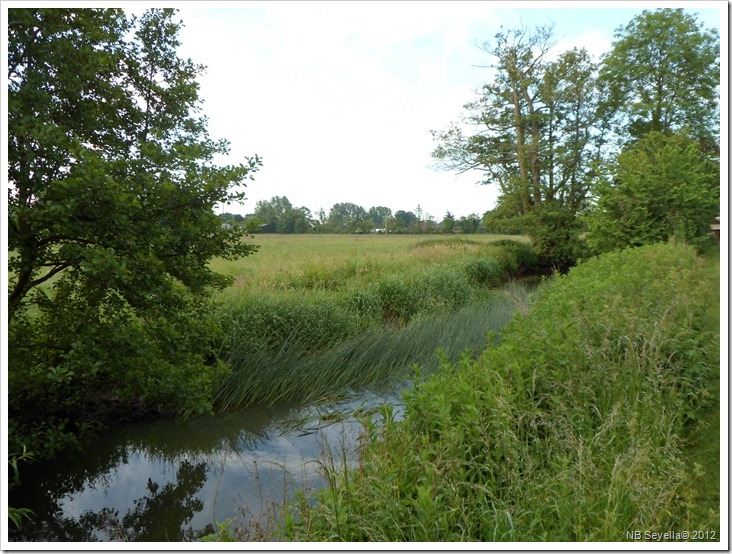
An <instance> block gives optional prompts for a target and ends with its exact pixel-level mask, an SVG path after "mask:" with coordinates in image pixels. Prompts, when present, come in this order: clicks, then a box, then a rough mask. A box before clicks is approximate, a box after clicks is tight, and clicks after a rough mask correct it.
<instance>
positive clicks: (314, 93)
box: [177, 1, 727, 220]
mask: <svg viewBox="0 0 732 554" xmlns="http://www.w3.org/2000/svg"><path fill="white" fill-rule="evenodd" d="M639 4H641V3H639V2H630V3H620V2H614V3H613V2H592V3H587V2H568V3H560V2H538V3H537V2H534V3H522V2H511V3H499V2H487V1H484V2H480V1H471V2H457V1H451V2H442V1H430V2H416V1H409V2H394V1H389V2H353V1H349V2H295V3H291V2H266V3H265V2H261V3H260V2H241V3H237V2H222V3H213V2H211V3H209V2H206V3H179V4H177V7H179V8H180V13H179V16H180V18H181V19H182V20H183V23H184V25H185V28H184V29H183V31H182V33H181V42H182V45H181V48H180V53H181V55H182V56H184V57H190V58H192V59H193V60H194V61H195V62H197V63H202V64H204V65H206V66H207V67H208V69H207V71H206V73H205V75H204V77H203V78H202V79H201V96H202V98H203V99H204V105H203V108H204V113H205V114H206V115H207V116H208V117H209V121H210V125H209V129H210V132H211V135H212V137H214V138H226V139H227V140H229V141H230V143H231V155H230V157H229V158H228V159H227V162H238V161H241V160H243V157H244V156H249V155H253V154H259V155H260V156H261V157H262V159H263V162H264V163H263V166H262V169H261V170H260V172H259V173H257V175H256V180H255V181H254V182H250V183H249V185H248V186H247V188H246V192H247V200H246V201H245V202H244V203H243V204H242V205H240V206H232V207H229V208H227V210H228V211H232V212H235V213H241V214H246V213H251V212H253V211H254V207H255V205H256V202H257V201H258V200H268V199H270V198H271V197H273V196H287V198H288V199H289V200H290V201H291V202H292V204H293V205H294V206H298V207H299V206H305V207H308V208H310V209H311V210H312V211H313V213H314V214H315V213H316V212H317V211H318V210H319V209H320V208H323V209H324V210H325V211H326V213H327V212H328V210H329V209H330V207H331V206H332V205H333V204H335V203H336V202H353V203H355V204H359V205H361V206H363V207H364V208H365V209H366V210H368V209H369V208H370V207H372V206H379V205H383V206H387V207H389V208H391V209H392V210H393V211H397V210H407V211H408V210H412V211H414V210H415V208H416V207H417V205H418V204H419V205H420V206H421V207H422V208H423V210H424V211H425V212H426V213H428V214H431V215H432V216H433V217H435V218H436V219H438V220H439V219H441V218H442V216H443V215H444V214H445V212H446V211H447V210H449V211H451V212H452V213H453V214H455V215H457V216H462V215H467V214H469V213H471V212H474V213H478V214H483V212H485V211H486V210H488V209H491V208H492V207H494V202H495V198H496V192H497V191H496V189H495V187H493V186H479V185H477V184H476V183H477V182H478V181H479V180H481V174H480V173H477V172H475V173H466V174H463V175H461V176H457V175H455V174H454V173H449V172H443V171H437V170H435V169H432V168H431V166H432V165H433V160H432V159H431V157H430V152H431V151H432V149H433V147H434V145H435V143H434V141H433V140H432V137H431V135H430V130H440V129H444V128H446V127H447V126H448V125H449V123H451V122H452V121H457V120H458V118H459V116H460V114H461V112H462V106H463V105H464V104H465V103H467V102H469V101H471V100H473V99H474V98H475V90H476V89H477V88H478V87H479V86H481V85H482V84H483V83H485V82H487V81H488V80H489V77H490V73H489V70H488V69H485V68H481V67H477V66H480V65H487V64H489V63H490V58H489V56H488V55H487V54H485V53H484V52H482V51H481V50H480V49H479V48H478V45H480V44H482V43H484V42H486V41H491V40H492V39H493V38H494V36H495V34H496V33H497V32H498V31H499V29H500V27H501V26H504V27H505V28H508V29H512V28H516V27H520V26H521V25H524V26H529V27H533V26H535V25H546V24H552V23H553V24H554V32H555V37H556V38H557V39H558V41H559V43H558V45H557V47H556V50H557V52H561V51H564V50H566V49H569V48H572V47H573V46H585V47H586V48H587V49H588V50H589V51H590V53H591V54H593V55H594V56H595V58H596V59H599V56H600V54H602V53H604V52H606V51H607V50H608V49H609V48H610V45H611V42H612V35H613V32H614V30H615V29H617V28H618V27H619V26H621V25H626V24H627V23H628V22H629V21H630V20H631V19H632V18H633V17H634V16H635V15H637V14H638V13H640V11H641V8H639V7H635V6H638V5H639ZM547 6H551V8H549V7H547ZM656 7H685V9H687V10H688V11H690V12H692V13H696V14H698V15H699V20H700V21H702V22H703V23H704V25H705V27H707V28H711V27H714V28H717V29H719V28H720V24H721V19H720V14H721V13H724V17H725V18H726V12H727V3H726V2H685V3H675V4H674V3H672V2H663V3H652V2H643V3H642V8H644V9H650V8H656Z"/></svg>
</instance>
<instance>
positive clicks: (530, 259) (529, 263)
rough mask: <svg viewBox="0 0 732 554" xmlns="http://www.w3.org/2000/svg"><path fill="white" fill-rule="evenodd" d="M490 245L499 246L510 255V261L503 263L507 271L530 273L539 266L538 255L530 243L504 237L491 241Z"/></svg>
mask: <svg viewBox="0 0 732 554" xmlns="http://www.w3.org/2000/svg"><path fill="white" fill-rule="evenodd" d="M492 246H497V247H500V249H501V251H502V252H503V253H505V254H508V255H510V259H511V262H507V263H504V265H503V268H504V271H505V272H507V273H513V272H518V273H531V272H533V271H536V269H537V268H538V267H539V257H538V256H537V255H536V252H534V250H533V249H532V248H531V245H530V244H527V243H525V242H518V241H515V240H508V239H504V240H499V241H496V242H494V243H492Z"/></svg>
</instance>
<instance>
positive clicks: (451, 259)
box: [216, 239, 529, 409]
mask: <svg viewBox="0 0 732 554" xmlns="http://www.w3.org/2000/svg"><path fill="white" fill-rule="evenodd" d="M374 240H380V239H374ZM317 242H318V241H313V242H311V245H314V244H315V243H317ZM283 244H285V243H283ZM510 244H511V245H513V246H511V247H506V246H499V247H495V246H492V245H491V243H490V242H485V241H476V240H456V239H439V240H429V239H428V240H422V241H418V242H414V241H412V242H411V243H409V245H408V247H405V248H403V249H402V251H400V252H399V253H398V254H394V253H382V254H381V255H376V254H375V253H374V255H373V256H371V257H368V256H367V257H362V258H350V257H340V258H338V263H335V261H333V263H331V264H330V265H327V266H326V265H320V264H316V263H314V262H313V260H312V259H311V257H309V256H306V257H304V258H301V259H300V263H299V264H292V265H288V266H287V267H286V269H284V270H283V271H281V272H280V273H272V274H268V276H267V278H266V279H265V280H263V282H261V283H260V284H259V285H258V286H257V287H256V288H254V287H253V285H252V286H246V287H245V286H241V287H239V288H238V290H237V288H236V287H235V289H234V291H233V292H231V293H228V294H225V295H221V296H220V298H219V304H220V308H219V313H218V318H219V320H220V321H221V322H222V326H223V327H224V328H225V329H226V333H225V338H224V340H223V341H222V342H221V344H220V347H219V358H222V359H224V360H225V361H226V362H227V364H228V365H229V367H230V368H231V375H230V377H229V378H227V379H226V380H225V381H224V382H223V383H222V385H221V387H220V389H219V391H218V393H217V394H216V403H217V405H218V406H219V407H220V408H221V409H230V408H235V407H240V406H246V405H250V404H255V403H265V404H266V403H272V402H275V401H277V400H280V399H292V398H298V399H300V400H304V399H310V398H313V397H315V396H317V395H319V394H322V393H323V391H325V390H328V391H330V390H335V389H337V388H339V387H341V388H342V387H349V386H364V385H366V384H368V383H375V382H377V381H380V380H382V379H384V378H385V377H386V376H387V375H389V374H390V373H396V374H400V372H403V370H404V369H405V368H406V367H408V366H409V365H410V364H413V363H424V362H425V360H426V359H427V358H430V357H432V356H433V354H434V352H435V350H436V349H437V348H438V347H441V348H444V349H447V350H449V351H450V352H451V353H454V352H453V351H454V349H455V348H457V349H458V350H462V349H465V348H468V347H471V346H475V345H483V343H484V339H485V334H486V332H487V331H488V330H489V329H493V330H496V329H498V328H499V327H500V326H501V325H503V323H505V321H506V320H507V316H506V314H507V313H508V311H507V310H508V308H507V307H508V306H510V305H512V304H511V302H509V301H507V299H506V298H505V297H503V296H501V297H500V298H498V299H495V298H493V294H492V292H491V288H490V287H494V286H496V285H498V284H500V283H501V282H503V281H505V280H506V279H508V278H509V277H510V272H509V271H507V270H506V271H505V270H504V268H503V267H502V265H501V263H500V262H498V261H497V260H495V259H494V258H491V257H489V256H488V255H487V253H489V252H492V253H493V254H496V255H500V254H501V253H502V252H509V255H508V258H511V259H513V260H514V266H515V267H518V262H517V261H516V257H515V255H514V254H511V253H510V252H513V250H510V248H513V249H514V250H516V249H518V250H520V249H522V248H523V249H528V248H529V247H528V245H525V244H521V243H515V242H511V243H510ZM415 252H417V253H418V255H416V256H414V255H413V254H414V253H415ZM446 252H447V253H446ZM512 256H513V257H512ZM505 257H506V256H504V258H505ZM471 304H475V305H474V306H473V307H472V308H470V309H465V308H466V307H468V306H470V305H471ZM512 309H513V310H516V309H518V308H517V307H516V306H514V307H513V308H512ZM454 318H457V319H454ZM486 318H487V319H486Z"/></svg>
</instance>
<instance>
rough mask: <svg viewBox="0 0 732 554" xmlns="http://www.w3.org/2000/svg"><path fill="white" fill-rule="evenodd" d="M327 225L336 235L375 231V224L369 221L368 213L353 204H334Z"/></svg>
mask: <svg viewBox="0 0 732 554" xmlns="http://www.w3.org/2000/svg"><path fill="white" fill-rule="evenodd" d="M367 221H368V223H367ZM326 225H327V227H328V228H329V229H330V230H331V231H333V232H335V233H363V232H364V231H367V230H369V229H373V222H372V221H371V220H370V219H369V214H368V212H367V211H366V210H365V209H363V208H362V207H361V206H359V205H357V204H353V203H352V202H339V203H336V204H333V207H332V208H331V209H330V212H329V213H328V221H327V224H326Z"/></svg>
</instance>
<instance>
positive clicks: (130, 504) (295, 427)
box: [10, 385, 406, 542]
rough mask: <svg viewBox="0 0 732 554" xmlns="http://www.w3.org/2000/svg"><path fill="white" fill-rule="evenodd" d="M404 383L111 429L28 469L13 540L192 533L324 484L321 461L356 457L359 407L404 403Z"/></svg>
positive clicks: (13, 495) (14, 497)
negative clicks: (23, 515) (22, 513)
mask: <svg viewBox="0 0 732 554" xmlns="http://www.w3.org/2000/svg"><path fill="white" fill-rule="evenodd" d="M404 386H406V385H402V386H401V387H395V388H394V389H393V390H392V391H390V392H386V393H381V394H377V393H374V392H371V391H364V392H359V393H351V394H350V395H349V396H348V398H346V399H341V400H333V401H332V402H325V403H323V402H321V403H319V404H317V405H311V406H302V405H299V406H298V405H294V404H280V405H276V406H273V407H270V408H262V407H257V408H250V409H246V410H241V411H238V412H235V413H227V414H221V415H216V416H210V417H196V418H191V419H189V420H187V421H179V420H173V421H167V420H166V421H155V422H148V423H136V424H134V425H129V426H127V427H123V428H119V429H115V430H112V431H110V432H107V433H105V434H104V435H102V436H101V437H99V438H98V440H96V441H94V442H93V443H92V444H90V445H88V446H86V448H85V450H84V451H83V452H81V453H78V454H74V455H72V456H69V457H65V458H64V459H63V460H60V461H56V462H54V463H37V464H34V465H32V466H30V467H26V468H24V471H22V473H21V477H22V480H23V484H22V486H20V487H18V488H16V489H14V490H12V491H11V492H10V505H11V506H16V507H23V508H30V509H31V510H33V512H34V517H33V521H32V522H28V523H24V525H23V528H22V532H21V533H16V532H14V531H13V529H11V535H10V540H11V541H74V542H80V541H189V540H197V539H199V538H200V537H201V536H203V535H206V534H208V533H211V532H213V530H214V522H216V521H222V520H225V519H227V518H238V520H241V518H242V517H244V516H243V515H242V514H243V512H247V513H248V514H250V517H251V515H253V516H254V517H258V516H259V515H261V514H264V513H265V512H266V511H267V507H268V506H271V504H272V502H274V503H279V502H281V501H282V499H283V497H284V496H285V495H288V496H289V495H291V494H292V493H293V491H294V489H295V488H296V487H298V488H315V487H321V486H323V484H324V480H323V478H322V477H321V475H320V473H319V472H318V468H319V461H322V460H324V459H326V458H328V457H329V456H331V455H332V456H333V457H335V458H336V459H338V460H342V458H343V453H344V452H345V455H346V459H347V460H350V461H351V462H352V461H353V460H354V459H355V447H356V444H357V437H358V433H359V431H360V429H361V426H360V424H359V423H358V421H357V419H356V418H355V417H354V416H353V411H354V410H357V413H358V411H368V410H371V409H376V408H377V407H378V406H379V405H381V404H383V403H389V404H391V405H393V406H396V410H397V411H399V410H401V409H402V404H401V390H402V389H403V387H404ZM324 456H325V458H324Z"/></svg>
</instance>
